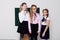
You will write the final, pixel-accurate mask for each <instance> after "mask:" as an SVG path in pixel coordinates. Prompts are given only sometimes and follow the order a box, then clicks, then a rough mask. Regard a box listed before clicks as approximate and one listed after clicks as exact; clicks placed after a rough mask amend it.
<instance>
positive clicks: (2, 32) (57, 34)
mask: <svg viewBox="0 0 60 40" xmlns="http://www.w3.org/2000/svg"><path fill="white" fill-rule="evenodd" d="M22 2H26V3H27V5H28V7H30V6H31V5H32V4H36V5H37V6H38V7H40V14H41V15H42V12H41V11H42V9H43V8H48V9H49V14H50V18H51V23H50V40H60V31H59V30H60V18H59V17H60V4H59V3H60V0H0V39H16V40H19V33H17V32H16V31H17V26H15V8H16V7H20V4H21V3H22ZM41 17H42V16H41Z"/></svg>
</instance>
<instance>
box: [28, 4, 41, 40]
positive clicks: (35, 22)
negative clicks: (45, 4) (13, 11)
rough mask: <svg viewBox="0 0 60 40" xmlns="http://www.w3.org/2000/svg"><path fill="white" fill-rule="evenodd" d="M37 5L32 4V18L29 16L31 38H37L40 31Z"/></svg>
mask: <svg viewBox="0 0 60 40" xmlns="http://www.w3.org/2000/svg"><path fill="white" fill-rule="evenodd" d="M36 10H37V6H36V5H32V6H31V8H30V18H29V33H30V36H31V40H37V35H38V33H39V32H40V26H41V25H40V15H39V14H38V13H36Z"/></svg>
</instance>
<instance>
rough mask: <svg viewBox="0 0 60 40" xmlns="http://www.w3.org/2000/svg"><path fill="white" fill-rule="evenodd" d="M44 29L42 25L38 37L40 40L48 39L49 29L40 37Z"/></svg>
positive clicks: (44, 26)
mask: <svg viewBox="0 0 60 40" xmlns="http://www.w3.org/2000/svg"><path fill="white" fill-rule="evenodd" d="M45 28H46V25H42V27H41V32H40V37H41V39H49V28H48V29H47V31H46V33H45V36H44V37H42V34H43V32H44V30H45Z"/></svg>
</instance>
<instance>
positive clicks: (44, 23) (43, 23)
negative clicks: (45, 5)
mask: <svg viewBox="0 0 60 40" xmlns="http://www.w3.org/2000/svg"><path fill="white" fill-rule="evenodd" d="M44 18H45V19H47V21H48V20H50V18H49V17H47V18H46V17H44ZM42 25H46V22H42Z"/></svg>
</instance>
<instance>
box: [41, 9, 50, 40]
mask: <svg viewBox="0 0 60 40" xmlns="http://www.w3.org/2000/svg"><path fill="white" fill-rule="evenodd" d="M42 12H43V19H42V25H41V26H42V27H41V33H40V37H41V39H44V40H47V39H49V24H50V18H49V11H48V9H43V11H42Z"/></svg>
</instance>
